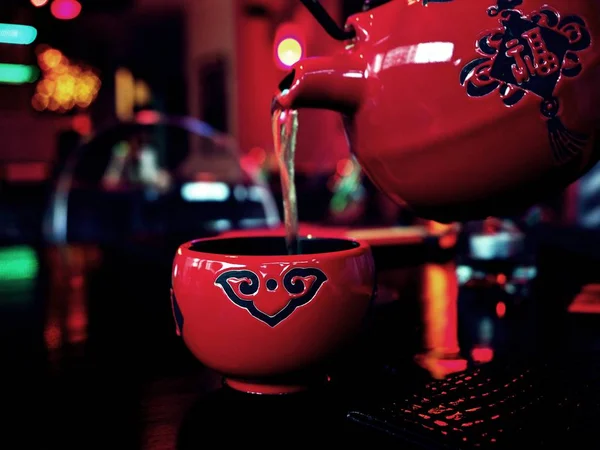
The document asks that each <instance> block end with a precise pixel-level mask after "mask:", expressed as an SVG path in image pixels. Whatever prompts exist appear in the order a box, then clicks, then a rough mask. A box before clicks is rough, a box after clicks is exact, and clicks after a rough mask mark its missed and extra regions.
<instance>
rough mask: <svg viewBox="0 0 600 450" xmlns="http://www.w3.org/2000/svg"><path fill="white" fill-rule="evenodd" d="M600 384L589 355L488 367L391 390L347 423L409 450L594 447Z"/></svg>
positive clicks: (599, 361) (597, 365) (598, 365)
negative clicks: (398, 392) (566, 444)
mask: <svg viewBox="0 0 600 450" xmlns="http://www.w3.org/2000/svg"><path fill="white" fill-rule="evenodd" d="M525 367H527V368H525ZM398 377H400V375H398ZM567 380H568V381H567ZM396 381H397V382H398V383H399V382H400V381H401V380H396ZM599 382H600V358H599V357H595V358H590V356H589V355H585V356H582V357H573V356H568V357H556V355H555V358H553V360H552V362H546V363H539V364H531V361H529V363H528V364H525V363H524V364H522V365H519V364H515V365H508V366H507V365H505V364H504V365H502V364H499V363H498V364H497V363H490V364H487V365H484V366H481V367H479V368H475V369H472V370H469V371H467V372H463V373H461V374H457V375H455V376H451V377H448V378H446V379H444V380H435V381H431V382H429V383H427V384H426V385H425V386H423V387H422V388H421V389H419V390H415V391H413V393H412V394H408V395H406V394H405V395H394V394H391V395H389V391H388V395H387V396H385V395H383V396H382V400H381V401H379V402H377V401H373V400H370V401H369V403H370V404H369V405H368V406H365V407H363V408H358V409H356V410H353V411H351V412H350V413H349V414H348V418H349V419H350V420H351V421H353V422H354V423H357V424H359V425H362V426H365V427H367V428H368V429H371V431H374V432H379V433H382V434H384V435H388V436H391V437H393V438H395V439H397V440H398V441H399V443H404V444H405V445H408V446H409V448H423V449H471V448H472V449H475V448H477V449H485V448H495V449H500V448H502V449H504V448H513V447H515V446H517V445H519V446H527V445H528V446H530V448H549V447H551V446H555V445H556V443H557V442H569V443H570V445H571V446H573V448H590V445H591V446H592V447H595V446H596V445H597V443H596V444H591V442H593V439H595V438H594V436H593V433H594V432H595V429H596V426H597V425H596V423H595V422H596V417H598V414H599V413H600V384H599ZM405 392H406V391H405ZM394 397H395V398H394ZM588 439H589V440H588ZM567 440H568V441H567ZM577 443H582V445H581V447H580V446H578V445H577ZM584 443H585V444H584Z"/></svg>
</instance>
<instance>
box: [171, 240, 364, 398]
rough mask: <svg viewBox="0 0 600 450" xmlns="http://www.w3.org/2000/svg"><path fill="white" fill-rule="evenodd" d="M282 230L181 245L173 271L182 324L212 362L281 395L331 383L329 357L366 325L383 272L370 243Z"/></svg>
mask: <svg viewBox="0 0 600 450" xmlns="http://www.w3.org/2000/svg"><path fill="white" fill-rule="evenodd" d="M299 249H300V251H301V253H299V254H294V255H288V254H287V247H286V243H285V239H284V237H283V236H253V235H252V236H242V237H239V236H236V237H222V238H209V239H201V240H197V241H191V242H188V243H185V244H183V245H181V246H180V247H179V249H178V251H177V254H176V255H175V259H174V263H173V274H172V284H173V293H172V304H173V313H174V317H175V321H176V325H177V330H178V332H179V333H180V335H181V336H182V337H183V339H184V342H185V344H186V345H187V347H188V348H189V349H190V351H191V352H192V353H193V354H194V355H195V356H196V357H197V358H198V359H199V360H200V361H201V362H202V363H203V364H205V365H206V366H207V367H210V368H212V369H214V370H216V371H217V372H219V373H221V374H222V375H224V377H225V382H226V383H227V384H228V385H229V386H230V387H232V388H234V389H238V390H241V391H245V392H253V393H263V394H281V393H288V392H295V391H298V390H302V389H305V388H307V387H308V386H309V385H310V384H311V383H312V382H314V380H315V379H320V380H324V379H326V374H325V373H322V367H323V363H324V362H326V360H327V358H328V357H329V356H331V354H332V353H334V352H335V351H336V350H338V349H339V348H340V347H341V346H343V344H344V343H345V342H346V341H348V339H349V338H351V337H353V336H354V335H355V334H356V333H357V332H358V331H360V329H361V327H362V325H363V322H364V319H365V317H366V315H367V312H368V309H369V307H370V305H371V301H372V298H373V292H374V287H375V269H374V263H373V258H372V255H371V250H370V248H369V246H368V245H367V244H366V243H364V242H361V241H353V240H347V239H337V238H301V239H300V240H299Z"/></svg>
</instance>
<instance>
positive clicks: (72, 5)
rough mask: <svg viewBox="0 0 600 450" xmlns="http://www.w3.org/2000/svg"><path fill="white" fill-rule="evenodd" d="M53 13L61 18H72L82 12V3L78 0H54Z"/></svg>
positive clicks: (51, 6)
mask: <svg viewBox="0 0 600 450" xmlns="http://www.w3.org/2000/svg"><path fill="white" fill-rule="evenodd" d="M50 11H51V12H52V15H53V16H54V17H56V18H57V19H60V20H71V19H74V18H76V17H77V16H78V15H79V13H80V12H81V3H79V2H78V1H77V0H54V1H53V2H52V4H51V5H50Z"/></svg>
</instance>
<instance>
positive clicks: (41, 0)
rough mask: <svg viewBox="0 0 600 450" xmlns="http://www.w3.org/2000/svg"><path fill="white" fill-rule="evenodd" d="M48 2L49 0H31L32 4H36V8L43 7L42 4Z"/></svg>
mask: <svg viewBox="0 0 600 450" xmlns="http://www.w3.org/2000/svg"><path fill="white" fill-rule="evenodd" d="M47 3H48V0H31V4H32V5H33V6H35V7H36V8H41V7H42V6H44V5H46V4H47Z"/></svg>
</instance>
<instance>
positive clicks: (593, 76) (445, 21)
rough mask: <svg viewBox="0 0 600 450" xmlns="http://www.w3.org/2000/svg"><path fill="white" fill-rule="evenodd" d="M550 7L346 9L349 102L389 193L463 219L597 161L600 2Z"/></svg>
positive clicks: (362, 144)
mask: <svg viewBox="0 0 600 450" xmlns="http://www.w3.org/2000/svg"><path fill="white" fill-rule="evenodd" d="M549 3H550V5H546V3H545V2H543V1H540V0H497V2H495V0H470V1H459V0H454V1H453V0H446V1H434V0H429V1H425V0H421V1H414V2H410V1H408V2H407V1H405V0H392V1H391V2H388V3H386V4H384V5H382V6H379V7H377V8H375V9H373V10H371V11H367V12H363V13H359V14H357V15H355V16H352V17H350V18H349V20H348V23H347V26H351V27H353V28H354V30H355V32H356V37H355V38H354V39H353V40H352V42H348V43H347V44H348V45H347V46H346V49H345V50H344V53H345V54H346V55H347V56H349V57H351V58H353V59H354V60H361V61H363V63H364V66H363V68H362V69H361V71H362V72H361V75H362V78H363V84H364V86H363V88H362V89H363V91H362V93H361V100H360V102H359V103H357V107H356V108H355V109H353V110H352V111H342V112H343V114H344V120H345V125H346V129H347V133H348V137H349V141H350V143H351V149H352V152H353V153H354V154H355V155H356V157H357V159H358V161H359V162H360V164H361V166H362V168H363V169H364V171H365V173H366V174H367V176H368V177H369V178H371V180H372V181H373V182H374V183H375V184H376V185H377V186H378V187H379V189H381V190H382V191H384V192H385V193H387V194H388V195H389V196H390V197H391V198H392V199H393V200H394V201H396V202H397V203H399V204H403V205H406V206H408V207H410V208H411V209H413V210H414V211H415V213H416V214H418V215H420V216H421V217H424V218H428V219H432V220H437V221H440V222H450V221H462V220H470V219H479V218H483V217H486V216H490V215H499V216H501V215H507V214H511V213H513V212H514V211H518V210H519V209H521V208H526V207H527V206H530V205H532V204H533V203H535V202H536V201H538V200H541V199H542V198H544V197H546V196H549V195H552V194H555V193H558V192H560V191H561V190H562V189H564V188H565V187H567V186H568V184H570V183H571V182H573V181H575V180H576V179H577V178H578V177H580V176H581V175H582V174H583V173H585V172H586V171H587V170H588V169H589V168H591V167H592V166H593V165H594V164H595V162H596V161H597V159H598V158H599V156H600V155H599V152H600V149H599V148H598V147H599V146H598V143H597V140H598V135H597V133H598V131H599V130H600V47H599V44H598V41H600V3H598V2H595V1H590V0H554V1H551V2H549ZM343 64H346V63H343ZM342 69H343V68H340V70H342ZM331 70H333V71H335V70H337V68H336V67H335V66H334V67H332V68H331ZM309 106H310V105H309Z"/></svg>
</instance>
